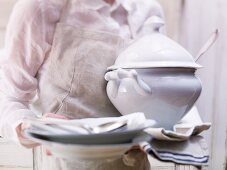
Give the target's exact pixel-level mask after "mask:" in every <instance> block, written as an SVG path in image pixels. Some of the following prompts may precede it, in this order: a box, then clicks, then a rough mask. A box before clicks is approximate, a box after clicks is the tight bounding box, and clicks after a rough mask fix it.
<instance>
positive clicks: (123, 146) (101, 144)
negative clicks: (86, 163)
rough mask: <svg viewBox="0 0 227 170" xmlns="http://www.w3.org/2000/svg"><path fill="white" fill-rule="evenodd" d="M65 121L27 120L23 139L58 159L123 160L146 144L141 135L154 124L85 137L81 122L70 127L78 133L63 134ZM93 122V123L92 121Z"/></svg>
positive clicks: (146, 123)
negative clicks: (123, 157) (133, 147)
mask: <svg viewBox="0 0 227 170" xmlns="http://www.w3.org/2000/svg"><path fill="white" fill-rule="evenodd" d="M66 121H67V120H56V119H49V120H45V121H40V120H34V119H30V120H27V123H28V124H29V126H28V128H26V129H25V130H24V135H25V136H26V137H27V138H29V139H32V140H33V141H35V142H38V143H40V144H42V145H43V146H44V147H45V148H47V149H49V150H50V151H51V152H52V154H53V155H54V156H56V157H60V158H65V159H72V158H73V159H75V158H77V159H110V158H116V157H120V156H122V155H123V154H124V153H125V152H126V151H127V150H129V149H130V148H131V147H132V146H135V145H138V144H139V143H140V142H142V141H145V140H147V137H146V139H145V138H141V135H144V134H143V130H144V129H145V128H146V127H148V126H150V125H151V123H152V122H150V121H147V120H145V121H144V122H143V121H141V123H142V122H143V123H142V124H140V125H138V126H137V127H134V128H130V125H128V124H127V125H126V126H122V127H120V128H117V130H112V131H108V132H102V133H95V134H94V133H91V134H90V133H89V134H88V133H85V131H84V133H83V131H82V130H81V129H79V128H78V127H79V126H78V122H80V123H81V121H80V120H76V121H74V122H73V121H71V122H70V123H69V125H70V126H71V127H72V126H73V123H74V129H75V131H68V132H67V131H64V130H65V129H63V128H62V127H64V126H63V124H64V123H65V122H66ZM89 121H90V120H89ZM105 121H108V120H105ZM91 122H94V121H93V120H91ZM96 122H98V121H96ZM129 122H130V121H129ZM59 124H61V126H59ZM56 125H58V126H56ZM69 125H68V127H69ZM60 127H61V128H60ZM139 136H140V138H138V137H139ZM135 139H137V140H135ZM138 139H139V140H138Z"/></svg>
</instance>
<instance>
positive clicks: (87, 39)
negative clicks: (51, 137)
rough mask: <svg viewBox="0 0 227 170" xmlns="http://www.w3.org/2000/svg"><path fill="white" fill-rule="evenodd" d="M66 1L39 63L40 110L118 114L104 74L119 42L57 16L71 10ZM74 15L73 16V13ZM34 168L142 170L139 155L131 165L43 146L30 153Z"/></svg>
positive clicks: (144, 162) (73, 114) (76, 114)
mask: <svg viewBox="0 0 227 170" xmlns="http://www.w3.org/2000/svg"><path fill="white" fill-rule="evenodd" d="M71 1H72V0H70V1H69V2H68V5H66V8H65V9H64V10H63V14H62V18H61V20H60V22H59V23H58V24H57V27H56V30H55V35H54V40H53V44H52V49H51V52H50V56H49V58H48V60H47V61H46V62H45V67H46V68H48V69H46V73H44V74H42V75H44V76H42V77H38V79H39V98H40V101H41V106H42V113H48V112H49V113H56V114H65V115H68V116H70V117H73V118H87V117H108V116H119V115H120V114H119V112H118V111H117V110H116V109H115V108H114V107H113V105H112V104H111V103H110V101H109V99H108V97H107V95H106V91H105V89H106V82H105V80H104V74H105V71H106V68H107V67H108V66H110V65H112V64H113V63H114V61H115V59H116V57H117V55H118V53H119V52H120V50H121V49H122V48H123V46H124V41H123V40H122V39H121V38H120V37H119V36H118V35H113V34H111V33H108V32H99V31H92V30H86V29H84V28H76V27H74V26H70V25H68V24H65V23H64V22H63V20H64V19H65V17H67V12H68V11H70V10H71V8H70V4H71ZM75 17H76V16H75ZM35 158H36V160H37V159H39V161H38V162H37V163H38V164H36V169H37V170H91V169H92V170H111V169H112V170H143V169H146V168H145V167H146V166H147V159H146V158H145V157H144V158H142V159H141V161H139V162H138V163H136V165H135V166H134V167H129V166H126V165H125V164H124V163H123V161H122V159H121V158H120V159H116V160H112V161H106V160H96V161H82V160H75V161H73V162H67V161H66V160H62V159H58V158H54V157H53V156H49V157H47V156H46V154H45V152H44V151H43V149H42V148H41V150H39V151H38V150H37V151H36V153H35Z"/></svg>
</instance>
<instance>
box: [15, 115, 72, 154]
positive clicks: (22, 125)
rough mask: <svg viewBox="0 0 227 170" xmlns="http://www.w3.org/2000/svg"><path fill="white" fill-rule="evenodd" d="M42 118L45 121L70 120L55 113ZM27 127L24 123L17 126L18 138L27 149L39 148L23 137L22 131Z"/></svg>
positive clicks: (36, 144)
mask: <svg viewBox="0 0 227 170" xmlns="http://www.w3.org/2000/svg"><path fill="white" fill-rule="evenodd" d="M42 118H43V119H45V118H56V119H68V118H67V117H66V116H64V115H58V114H54V113H46V114H44V115H43V117H42ZM26 127H27V126H26V124H24V123H22V124H20V125H19V126H17V128H16V132H17V136H18V139H19V141H20V143H21V144H22V145H23V146H24V147H26V148H34V147H36V146H39V145H40V144H38V143H36V142H34V141H32V140H30V139H28V138H26V137H24V136H23V134H22V131H23V129H25V128H26ZM47 154H48V155H49V151H47Z"/></svg>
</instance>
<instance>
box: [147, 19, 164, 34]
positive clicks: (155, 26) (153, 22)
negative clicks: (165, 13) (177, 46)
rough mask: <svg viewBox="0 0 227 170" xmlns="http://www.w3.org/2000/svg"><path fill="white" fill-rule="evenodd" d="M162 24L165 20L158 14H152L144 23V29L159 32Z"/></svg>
mask: <svg viewBox="0 0 227 170" xmlns="http://www.w3.org/2000/svg"><path fill="white" fill-rule="evenodd" d="M164 25H165V22H164V20H163V19H162V18H160V17H158V16H152V17H150V18H149V19H148V20H147V21H146V22H145V23H144V31H145V32H151V30H153V31H154V32H160V28H161V27H163V26H164Z"/></svg>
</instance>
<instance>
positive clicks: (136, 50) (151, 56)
mask: <svg viewBox="0 0 227 170" xmlns="http://www.w3.org/2000/svg"><path fill="white" fill-rule="evenodd" d="M163 24H164V22H163V21H162V20H161V19H160V18H158V17H157V16H154V17H151V19H150V20H149V21H147V23H146V24H145V25H146V27H145V29H150V30H151V29H153V33H149V34H145V36H143V37H141V38H139V39H138V40H136V41H135V42H134V43H132V44H131V45H130V46H129V47H127V48H126V49H125V50H124V51H123V52H122V53H121V54H120V55H119V56H118V58H117V59H116V61H115V64H114V65H113V66H111V67H109V68H108V70H109V71H110V70H115V69H119V68H154V67H156V68H157V67H186V68H189V67H190V68H199V67H201V66H200V65H198V64H196V63H195V61H194V59H193V57H192V55H191V54H190V53H189V52H188V51H187V50H185V49H184V48H183V47H182V46H180V45H179V44H178V43H176V42H174V41H173V40H171V39H170V38H168V37H167V36H165V35H163V34H161V33H160V32H159V29H160V27H162V26H163ZM149 32H150V31H149Z"/></svg>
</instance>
